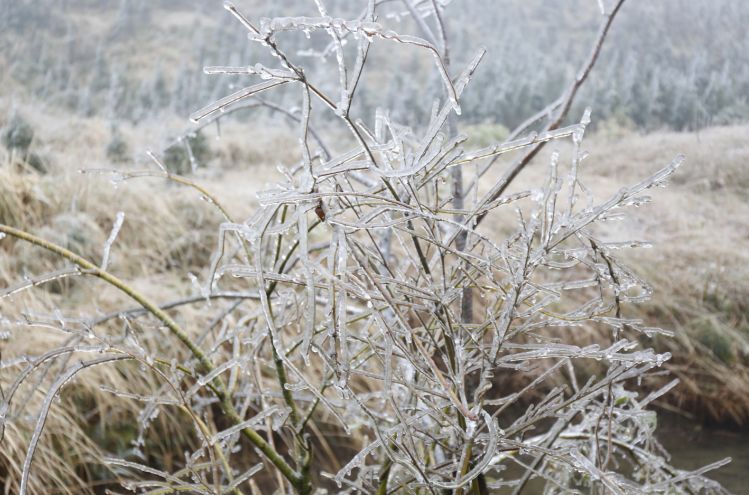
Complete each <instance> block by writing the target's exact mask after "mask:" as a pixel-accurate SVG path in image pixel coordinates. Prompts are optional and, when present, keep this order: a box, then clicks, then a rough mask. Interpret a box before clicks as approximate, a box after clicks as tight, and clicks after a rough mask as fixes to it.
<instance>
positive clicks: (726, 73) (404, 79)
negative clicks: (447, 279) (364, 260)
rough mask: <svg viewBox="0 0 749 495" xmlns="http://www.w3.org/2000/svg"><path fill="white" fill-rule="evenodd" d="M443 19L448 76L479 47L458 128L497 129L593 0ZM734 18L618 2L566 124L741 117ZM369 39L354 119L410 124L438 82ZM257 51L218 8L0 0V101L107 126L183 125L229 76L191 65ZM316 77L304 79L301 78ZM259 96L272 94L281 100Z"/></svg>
mask: <svg viewBox="0 0 749 495" xmlns="http://www.w3.org/2000/svg"><path fill="white" fill-rule="evenodd" d="M236 3H237V6H239V7H240V9H242V10H243V11H245V12H249V13H253V12H262V13H263V15H266V16H273V15H310V16H314V15H316V10H315V7H314V3H313V2H311V1H307V0H286V1H283V2H265V1H263V0H241V1H238V2H236ZM359 3H361V2H350V1H348V0H345V1H344V0H337V1H329V2H327V5H328V8H329V9H330V11H331V12H333V13H334V15H342V16H345V15H347V14H348V15H356V13H357V12H358V10H357V9H359V10H360V9H361V8H363V6H364V3H361V5H359ZM392 4H393V5H392V7H390V10H389V11H388V15H387V16H386V18H384V19H381V22H383V23H384V24H386V25H387V26H388V27H393V28H395V29H398V30H399V31H401V32H406V33H413V34H417V35H418V34H419V32H418V29H417V27H416V26H412V25H409V23H410V22H411V21H410V20H409V19H408V16H403V17H402V18H401V16H399V12H400V11H402V10H403V7H402V4H401V3H400V2H392ZM448 12H449V13H450V17H449V19H447V25H448V29H449V32H448V38H449V43H450V50H451V52H450V53H451V58H452V73H453V74H456V73H457V72H459V70H460V69H461V68H462V67H463V64H464V63H465V62H466V61H467V60H468V59H469V58H470V57H471V56H473V54H474V53H475V52H476V51H477V49H478V48H480V47H481V46H485V47H486V48H487V50H488V54H487V57H485V59H484V61H483V63H482V66H481V68H480V70H479V71H478V73H477V76H476V78H475V80H474V81H473V82H472V84H471V86H470V87H469V91H467V92H466V94H465V95H464V97H463V103H462V106H463V110H464V117H463V119H462V122H464V123H485V124H497V125H501V126H504V127H506V128H512V127H513V126H515V125H517V124H519V123H520V122H522V121H523V120H524V119H525V118H527V117H528V116H529V115H531V114H533V113H534V112H537V111H539V110H540V109H542V108H544V107H545V106H546V105H547V104H548V103H549V102H551V101H553V99H555V98H556V97H557V96H558V95H559V94H560V92H561V91H562V89H563V88H564V87H565V86H566V84H568V83H569V81H570V80H571V79H572V78H573V77H574V75H575V72H576V70H577V68H578V67H579V66H580V64H581V63H582V61H583V60H584V58H585V57H586V55H587V53H588V51H589V49H590V44H591V42H592V40H593V39H594V37H595V34H596V30H597V27H598V24H599V18H600V12H599V7H598V5H597V2H596V1H595V0H568V1H564V2H561V1H553V0H522V1H521V0H500V1H496V0H473V1H453V2H451V4H450V6H449V8H448ZM747 25H749V6H747V4H746V3H745V2H739V1H735V0H661V1H658V2H652V1H649V0H630V1H628V2H627V3H626V4H625V5H624V7H623V8H622V12H621V13H620V16H619V18H618V19H617V21H616V22H615V24H614V27H613V29H612V32H611V34H610V36H609V39H607V40H606V44H605V47H604V49H603V52H602V54H601V59H600V60H599V62H598V64H597V66H596V67H595V70H594V71H593V73H592V75H591V77H590V79H589V81H588V82H587V83H586V84H585V86H584V89H583V90H582V91H581V93H580V94H579V96H578V97H577V98H576V106H575V108H573V110H572V112H571V113H570V115H571V118H573V119H577V118H579V116H580V115H581V113H582V109H583V107H584V106H591V107H592V108H593V125H594V126H598V127H600V126H616V127H622V128H626V129H632V130H639V131H651V130H656V129H673V130H697V129H701V128H704V127H707V126H711V125H726V124H735V123H740V122H745V121H746V120H747V119H749V101H748V98H749V96H748V95H749V50H747V47H749V31H748V30H747V29H746V26H747ZM316 37H319V43H318V44H317V45H319V48H320V49H323V48H324V46H325V44H326V41H325V34H324V33H313V34H312V42H313V46H314V45H315V41H318V40H317V39H316ZM282 43H283V46H285V47H287V50H289V48H292V49H290V50H289V52H290V53H294V50H293V47H294V46H295V45H296V46H298V47H300V48H301V47H302V45H303V44H304V45H308V43H309V40H306V39H302V38H301V37H300V38H297V39H295V38H294V37H293V35H288V36H286V37H284V39H283V40H282ZM376 45H377V46H376V47H375V50H373V54H372V56H373V57H380V58H381V59H383V60H386V61H387V66H388V67H390V68H393V67H394V68H395V70H388V71H383V73H382V74H376V75H374V76H373V75H371V74H370V76H369V77H368V78H367V80H368V81H369V83H370V86H371V87H369V88H367V89H368V91H366V92H363V93H364V96H362V98H361V100H363V101H360V107H359V108H357V109H356V114H357V117H358V118H364V119H365V120H366V119H368V118H372V117H373V115H374V109H375V108H376V107H377V106H380V105H382V106H386V107H389V108H393V109H394V112H395V113H396V115H394V117H396V118H399V119H401V120H402V121H404V123H408V124H413V123H414V121H422V120H423V118H424V116H425V115H428V112H429V110H430V105H431V101H430V100H429V98H424V97H419V96H420V95H423V92H424V89H425V88H426V89H433V90H434V91H433V94H437V95H439V91H440V82H439V80H438V78H437V77H438V76H437V75H436V71H434V70H433V65H432V61H431V60H430V59H429V57H428V56H425V55H424V52H421V51H419V50H415V49H403V50H392V47H391V49H388V46H387V44H376ZM260 48H261V47H258V46H256V45H253V44H251V43H249V42H248V41H247V39H246V31H245V30H244V29H243V28H242V26H240V25H239V24H238V23H236V22H233V20H232V19H231V16H229V15H227V13H226V12H225V10H224V9H223V8H222V2H220V1H204V0H56V1H51V0H50V1H42V2H40V1H29V0H20V1H9V0H2V1H1V2H0V66H1V67H2V68H3V70H2V72H0V83H2V89H0V98H2V99H5V100H6V103H7V102H14V101H22V102H33V103H34V104H37V105H38V104H43V105H49V106H51V107H59V108H63V109H65V110H66V111H71V112H74V113H75V114H78V115H81V116H101V117H104V118H107V119H110V120H112V121H127V122H131V123H138V122H139V121H142V120H144V119H150V118H158V116H159V115H160V114H163V113H165V112H168V113H170V114H175V115H177V116H181V117H185V118H186V117H187V115H189V113H190V112H191V111H193V110H195V109H196V108H198V107H200V106H203V105H205V104H207V103H209V102H211V101H213V100H214V99H217V98H219V97H221V96H224V95H226V94H228V93H230V92H231V91H232V89H233V88H235V87H236V86H237V85H238V84H242V82H243V81H242V79H241V78H236V77H235V78H231V77H225V76H206V75H205V74H203V71H202V68H203V67H204V66H207V65H247V64H251V63H252V64H254V63H255V62H268V61H267V60H265V58H266V55H265V53H263V51H262V50H261V49H260ZM304 55H305V54H303V53H297V56H298V57H303V56H304ZM307 56H310V55H309V54H307ZM308 65H312V64H308ZM382 66H383V65H382V64H378V63H374V64H370V67H378V68H379V67H382ZM316 67H317V68H318V69H317V70H318V71H325V70H329V69H331V68H332V66H330V65H329V64H328V65H326V64H317V65H316ZM375 70H378V69H375ZM321 76H322V74H311V77H312V78H313V79H321ZM328 79H331V78H328ZM244 80H245V81H247V79H246V78H245V79H244ZM331 82H332V83H335V78H332V80H331ZM296 96H297V95H294V98H296ZM274 97H275V98H278V99H279V100H278V102H279V103H285V102H283V99H284V98H287V97H288V95H285V94H284V93H283V92H280V93H274Z"/></svg>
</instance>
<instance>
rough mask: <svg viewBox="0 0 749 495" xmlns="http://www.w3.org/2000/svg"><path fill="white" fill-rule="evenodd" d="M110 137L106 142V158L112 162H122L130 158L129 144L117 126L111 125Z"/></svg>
mask: <svg viewBox="0 0 749 495" xmlns="http://www.w3.org/2000/svg"><path fill="white" fill-rule="evenodd" d="M111 134H112V137H111V138H110V139H109V143H107V149H106V153H107V158H109V159H110V160H111V161H112V162H114V163H124V162H127V161H130V160H131V158H132V157H131V154H130V146H128V144H127V141H125V138H124V136H123V135H122V133H121V132H120V130H119V129H118V128H117V127H114V126H113V127H112V132H111Z"/></svg>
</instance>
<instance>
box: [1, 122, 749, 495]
mask: <svg viewBox="0 0 749 495" xmlns="http://www.w3.org/2000/svg"><path fill="white" fill-rule="evenodd" d="M26 110H27V112H26V114H28V115H32V116H35V117H32V118H31V122H32V124H33V125H34V127H35V129H36V130H37V135H38V138H37V141H36V142H35V143H34V145H33V146H34V149H35V150H36V151H38V152H39V153H41V154H43V155H44V156H45V157H46V158H47V159H48V161H49V163H50V167H51V169H50V173H48V174H47V175H40V174H38V173H36V172H34V171H30V170H28V168H25V167H23V166H22V165H19V163H18V162H17V160H15V159H14V158H13V157H11V156H9V155H8V154H7V153H6V154H3V153H5V151H4V150H0V222H3V223H8V224H10V225H14V226H21V227H23V228H24V229H28V230H30V231H31V232H34V233H37V234H39V235H40V236H42V237H45V238H48V239H50V240H53V241H55V242H57V243H59V244H61V245H63V246H67V247H69V248H70V249H72V250H74V251H76V252H78V253H80V254H82V255H83V256H85V257H87V258H89V259H92V260H98V259H100V257H101V249H102V245H103V244H104V241H105V239H106V237H107V236H108V234H109V230H110V228H111V225H112V221H113V219H114V216H115V214H116V212H118V211H123V212H125V218H126V220H125V224H124V227H123V230H122V231H121V233H120V235H119V240H118V242H117V243H116V245H115V247H114V249H113V252H112V262H111V265H110V267H111V269H112V271H114V272H115V273H116V274H118V275H120V276H122V277H124V278H126V279H128V280H130V281H132V282H133V285H134V286H135V287H136V288H138V289H139V290H141V291H142V292H144V293H145V294H146V295H147V296H149V297H151V298H153V300H156V301H168V300H172V299H176V298H179V297H183V296H186V295H188V294H192V293H194V292H195V289H194V287H193V286H192V285H191V282H190V280H189V278H188V277H187V273H188V272H193V273H196V274H198V275H199V274H201V273H204V270H206V267H207V266H208V265H209V259H210V255H211V252H212V250H213V249H214V246H215V240H216V233H217V228H218V225H219V224H220V223H221V222H222V218H221V216H220V215H219V214H218V213H217V212H216V210H215V208H213V207H212V206H211V205H210V204H209V203H207V202H204V201H200V200H199V194H198V193H196V192H195V191H194V190H191V189H189V188H185V187H182V186H178V185H175V184H172V183H167V182H166V181H164V180H163V179H157V178H141V179H134V180H130V181H126V182H125V183H120V184H119V185H118V186H117V187H115V186H114V185H113V184H112V183H111V182H110V180H109V179H110V177H109V176H100V175H81V174H79V173H77V170H78V169H81V168H87V167H101V166H108V165H107V164H106V158H105V153H104V150H105V148H106V145H107V143H108V141H109V139H110V133H109V130H108V129H109V127H108V126H107V125H106V123H105V122H103V121H98V120H95V119H76V120H73V121H70V119H69V118H66V119H67V120H66V119H59V118H57V117H58V116H54V115H49V114H47V115H44V114H40V113H38V112H29V111H28V110H29V109H26ZM178 126H179V124H176V123H168V124H167V125H166V126H164V125H163V124H162V125H158V124H156V123H153V124H149V123H144V124H143V125H142V126H141V127H139V129H138V130H136V129H133V128H129V127H123V128H122V129H121V130H122V133H123V135H124V136H125V138H126V140H127V141H128V142H129V143H130V145H131V147H132V149H134V150H143V149H147V148H149V147H150V148H157V147H159V144H160V143H163V142H166V141H167V140H168V138H169V136H170V134H172V135H173V131H172V132H170V129H171V130H173V129H177V128H179V127H178ZM248 135H258V134H257V133H255V134H253V133H250V132H248V130H247V129H246V127H242V126H238V125H236V126H234V127H233V128H231V127H229V128H227V129H225V131H224V134H223V135H222V138H221V141H220V142H214V141H213V140H212V139H211V141H210V143H211V144H210V146H211V147H212V148H213V150H214V153H213V158H212V160H211V162H210V163H209V164H208V166H207V167H206V168H205V169H201V170H200V171H199V173H198V178H199V179H200V180H199V182H200V183H201V184H203V185H204V186H205V187H206V188H207V189H208V190H210V191H213V192H216V193H217V194H218V195H219V197H220V198H221V200H222V201H223V202H224V204H225V205H226V207H227V209H228V210H229V212H230V214H231V215H232V216H233V217H234V218H236V219H243V218H246V217H248V216H249V215H250V214H251V212H252V211H253V205H254V203H255V199H254V191H256V190H257V189H259V188H260V187H262V185H263V183H265V182H272V180H273V174H274V168H275V166H276V165H277V164H279V163H285V164H289V163H292V162H293V161H294V160H295V158H296V157H295V156H294V155H293V154H292V152H291V151H286V150H293V149H294V148H295V147H294V146H292V145H291V143H293V141H294V137H293V136H291V135H289V133H288V132H287V131H285V130H284V129H282V128H281V129H275V130H267V129H266V130H263V131H261V133H260V135H263V136H265V137H266V138H265V139H264V140H262V141H252V142H250V141H248V140H247V139H246V136H248ZM747 135H749V127H728V128H715V129H709V130H706V131H703V132H702V133H700V134H675V133H657V134H652V135H649V136H638V135H626V136H623V137H622V136H614V135H608V136H607V135H603V134H599V135H598V136H593V137H591V138H589V139H588V140H587V142H586V145H587V147H588V149H589V150H590V152H591V157H590V158H589V159H588V160H587V161H586V162H585V164H586V165H585V172H584V177H585V185H587V186H589V187H590V188H591V189H592V190H594V191H596V192H597V194H600V195H607V194H610V193H612V192H613V191H615V190H616V189H617V188H618V187H619V186H620V185H621V184H625V183H630V182H633V181H635V180H636V179H637V178H638V177H642V176H644V175H645V171H646V170H652V169H655V168H657V167H659V166H662V165H664V164H665V163H667V162H668V161H670V159H671V158H673V156H674V155H675V154H677V153H679V152H681V153H684V154H686V155H687V157H688V166H686V167H685V168H684V169H683V170H682V171H681V173H680V175H678V176H677V177H676V179H675V183H674V184H672V186H671V187H670V188H668V189H664V190H658V191H656V192H655V194H654V202H653V204H651V205H648V206H646V207H644V208H642V212H641V214H640V215H638V216H636V217H635V218H633V219H631V220H629V221H627V222H622V223H620V224H617V225H612V231H611V232H610V233H609V234H610V235H611V237H616V235H617V234H624V232H622V230H624V231H626V235H621V237H633V238H642V239H647V240H651V241H653V242H654V244H655V249H651V250H635V252H633V253H632V254H629V255H628V256H629V257H630V258H631V257H633V256H634V259H632V262H633V264H634V265H635V266H637V267H639V269H640V273H641V274H642V276H643V278H645V279H646V280H648V281H650V282H651V283H652V284H653V286H654V288H655V295H654V298H653V299H652V301H650V302H649V303H647V304H644V305H641V306H638V307H629V308H627V311H629V314H630V315H634V316H640V317H643V318H645V319H646V320H647V321H648V322H649V323H651V324H652V325H657V326H662V327H666V328H671V329H674V330H675V331H676V333H677V337H676V338H675V339H671V340H666V339H658V340H657V341H655V342H651V344H653V345H655V346H657V347H659V348H660V349H662V350H665V349H667V350H670V351H671V352H672V353H673V354H674V359H673V360H672V361H671V362H670V364H668V368H669V370H670V371H672V372H673V373H674V374H676V375H677V376H679V377H680V378H681V379H682V385H680V386H679V388H677V389H676V391H675V392H673V393H671V394H670V395H669V396H668V397H667V399H666V400H667V401H668V403H663V404H662V405H663V406H666V407H677V408H679V409H680V410H682V411H685V412H687V413H690V414H695V415H699V416H702V417H705V418H708V419H712V420H716V421H726V420H732V421H735V422H737V423H743V422H744V421H745V420H746V418H747V417H749V372H748V370H749V358H748V357H747V353H748V351H749V322H748V321H747V311H748V310H749V307H748V306H747V302H746V301H749V284H747V282H746V280H747V279H748V277H747V276H749V269H748V268H747V267H748V266H749V252H748V251H747V250H745V249H742V247H745V245H746V241H747V239H749V223H747V221H746V219H747V218H749V203H748V202H747V199H749V193H748V192H747V191H749V167H748V166H747V162H748V160H749V142H748V141H747V139H746V136H747ZM561 151H562V152H564V151H565V150H564V149H562V150H561ZM545 160H546V157H541V158H539V159H538V160H537V163H535V164H533V165H532V167H531V168H530V169H529V170H528V171H527V172H526V173H524V175H523V176H522V177H521V179H520V180H519V181H518V184H517V185H516V187H517V188H523V187H524V186H529V185H532V184H534V183H535V184H538V182H537V181H538V180H543V175H544V171H545V169H544V167H543V163H545ZM102 164H103V165H102ZM125 167H126V168H127V167H132V168H133V169H135V168H138V169H142V168H144V167H151V168H152V169H155V168H154V166H153V165H152V164H148V163H147V162H145V161H144V162H143V163H142V164H141V165H137V166H136V165H133V164H129V165H126V166H125ZM500 167H501V165H500ZM498 170H500V169H499V168H498ZM482 187H483V185H482ZM504 227H505V226H504V225H503V224H502V223H501V222H499V223H497V224H494V225H490V226H485V227H484V228H485V229H489V230H493V231H494V232H495V233H496V231H501V230H502V229H503V228H504ZM61 266H62V265H61V263H60V261H59V260H57V259H55V258H53V257H50V256H47V255H44V254H43V253H41V252H40V251H38V250H36V249H33V248H29V247H27V246H21V245H20V244H16V243H14V242H12V241H11V240H9V239H4V240H2V241H1V242H0V286H1V287H5V286H7V285H8V284H9V283H11V281H14V280H17V279H18V276H19V275H23V274H29V275H33V274H39V273H43V272H46V271H49V270H53V269H57V268H60V267H61ZM128 306H130V304H129V303H127V302H126V301H125V300H124V299H123V298H122V297H121V296H120V295H119V294H117V293H116V292H115V291H114V290H111V289H107V288H106V287H103V286H102V285H101V284H98V283H96V282H92V281H89V280H85V281H84V280H76V281H75V282H72V281H65V282H59V283H53V284H48V285H46V286H44V287H43V288H41V289H40V290H37V291H35V292H34V293H33V294H31V293H23V294H19V295H17V296H14V297H13V298H12V299H5V300H0V314H3V315H9V316H10V315H14V317H15V316H17V315H20V314H27V315H29V314H30V315H34V314H37V315H38V314H51V313H52V311H53V309H54V308H61V309H62V310H63V311H65V312H66V313H68V314H78V313H79V312H81V311H85V310H94V309H95V310H98V311H101V312H107V311H112V310H115V309H119V308H122V307H128ZM205 309H206V307H203V306H196V307H194V308H192V309H189V308H188V309H185V310H184V311H181V312H180V314H179V318H181V319H183V320H185V321H187V320H189V321H190V322H191V325H190V326H191V327H192V328H201V326H205V325H206V324H207V322H208V321H209V320H210V313H211V311H210V308H208V309H209V310H208V311H205ZM4 324H8V325H11V323H10V322H6V323H4ZM107 328H108V331H111V332H115V331H117V330H118V327H117V324H116V323H112V324H111V325H110V327H107ZM0 330H2V328H0ZM597 332H598V331H597V330H595V329H587V330H585V329H583V330H581V332H580V333H579V334H578V337H576V338H577V339H579V340H580V341H595V340H597V339H600V338H601V335H600V334H599V333H597ZM152 333H154V334H156V335H158V333H157V332H152ZM51 335H52V334H51V333H49V332H46V331H44V329H43V328H41V327H40V328H39V331H38V333H35V334H33V335H29V334H24V335H19V334H18V333H13V334H12V336H11V337H10V338H9V339H8V340H4V341H0V350H1V351H2V356H3V359H7V358H9V357H11V356H20V355H23V354H24V353H25V352H28V350H29V349H33V351H34V353H39V351H40V350H41V349H45V348H53V347H55V346H57V345H59V341H57V342H51V341H50V339H51V338H52V337H50V336H51ZM55 335H58V334H55ZM56 338H59V337H56ZM152 345H153V346H154V347H155V348H159V347H160V346H163V345H165V344H164V343H159V342H153V343H152ZM17 371H18V369H17V367H15V366H8V367H7V368H5V369H0V386H2V388H3V390H6V389H7V388H8V385H9V381H10V380H12V378H13V376H14V374H15V373H17ZM664 379H666V378H664ZM101 385H106V386H109V387H112V388H116V389H119V390H128V391H131V392H133V393H146V392H147V391H149V390H156V389H158V384H157V380H156V378H155V377H153V376H150V375H149V374H148V373H143V372H142V371H141V370H140V369H139V368H138V367H137V366H129V365H117V366H116V367H101V368H97V369H95V370H89V371H87V372H86V373H84V374H82V375H81V376H80V377H79V378H77V380H76V382H75V383H74V384H73V385H70V386H68V387H67V388H66V390H65V392H64V394H63V399H62V400H61V401H60V402H58V403H56V404H55V405H54V408H55V410H54V412H53V413H52V414H50V415H49V418H50V420H49V423H48V425H47V430H46V431H45V433H44V435H43V437H42V442H41V444H40V449H41V450H40V454H41V455H39V454H38V455H37V457H36V460H35V461H34V462H35V469H34V473H35V477H34V482H35V483H37V486H36V489H35V490H33V492H34V493H42V492H45V491H44V490H42V489H41V488H40V487H48V486H56V487H60V490H59V492H60V493H89V492H90V490H89V491H86V490H84V489H83V488H81V487H82V486H84V485H87V483H89V482H90V480H101V481H103V482H105V481H106V480H109V479H112V477H113V476H114V475H113V473H110V472H106V471H104V470H103V469H102V468H101V467H100V463H99V459H100V456H101V451H102V450H106V451H115V452H118V453H123V452H124V451H125V450H127V449H129V448H131V447H132V441H133V440H134V439H135V438H136V437H137V433H138V432H137V426H132V425H137V415H138V414H139V412H140V409H141V404H140V403H138V402H137V401H127V400H121V399H118V398H116V397H113V396H112V395H111V394H109V393H107V392H105V391H102V390H101V388H100V386H101ZM43 392H44V389H43V387H40V389H39V391H38V393H35V394H31V395H30V396H31V398H32V399H31V400H32V402H34V404H35V405H34V407H31V410H32V411H33V410H36V407H37V405H38V404H37V402H41V399H42V398H43ZM16 424H22V423H16ZM186 425H187V423H186V422H185V421H184V418H181V416H180V413H179V412H175V413H174V415H173V416H164V415H162V416H160V417H159V418H157V420H156V423H155V427H154V428H152V429H151V430H150V432H149V435H152V436H153V438H160V439H164V440H162V441H161V442H159V441H155V442H150V444H151V445H160V448H158V449H156V450H152V451H149V452H145V453H144V455H146V456H147V460H148V462H149V463H152V464H153V465H160V466H165V467H166V468H167V469H169V465H170V463H172V462H176V461H177V459H175V458H174V456H175V455H177V456H179V453H181V452H182V451H183V446H184V445H186V444H188V443H190V442H192V441H194V440H193V439H194V437H195V436H194V435H192V432H191V431H190V430H189V428H190V427H189V426H186ZM31 431H33V420H32V419H30V420H29V422H28V425H27V428H25V429H22V428H20V427H16V429H8V430H7V431H5V436H4V438H3V440H2V449H0V452H1V453H0V477H1V478H2V480H3V485H4V487H5V490H6V493H12V492H13V490H14V489H16V488H14V487H17V483H18V478H19V476H20V464H21V463H22V462H23V458H24V457H25V446H26V445H27V443H28V440H29V437H30V435H31ZM332 433H333V432H321V434H320V435H319V439H320V441H323V440H325V438H326V437H328V439H329V440H330V443H331V444H332V445H333V446H332V447H330V446H329V445H328V446H327V447H325V448H324V449H323V452H328V455H329V456H330V457H331V464H334V460H335V459H334V458H335V453H334V452H333V450H335V449H336V448H337V446H336V444H338V443H342V442H338V441H337V440H335V438H332V437H331V435H332ZM97 445H98V447H97ZM175 453H177V454H175ZM65 487H69V488H65ZM45 493H47V492H45Z"/></svg>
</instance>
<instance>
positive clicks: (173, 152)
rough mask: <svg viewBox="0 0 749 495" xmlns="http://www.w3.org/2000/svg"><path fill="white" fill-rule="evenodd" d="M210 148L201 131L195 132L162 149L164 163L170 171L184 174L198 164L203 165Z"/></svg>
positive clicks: (208, 155) (208, 156)
mask: <svg viewBox="0 0 749 495" xmlns="http://www.w3.org/2000/svg"><path fill="white" fill-rule="evenodd" d="M210 155H211V150H210V147H209V146H208V140H207V139H206V137H205V136H204V135H203V133H202V132H196V133H192V134H189V135H187V136H184V137H182V138H180V139H178V140H177V142H176V143H175V144H173V145H172V146H170V147H168V148H167V149H166V150H165V151H164V158H163V161H164V165H165V166H166V168H167V170H169V171H170V172H171V173H174V174H178V175H186V174H189V173H191V172H194V171H195V170H196V169H197V167H198V166H203V165H205V162H206V160H208V159H209V158H210Z"/></svg>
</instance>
